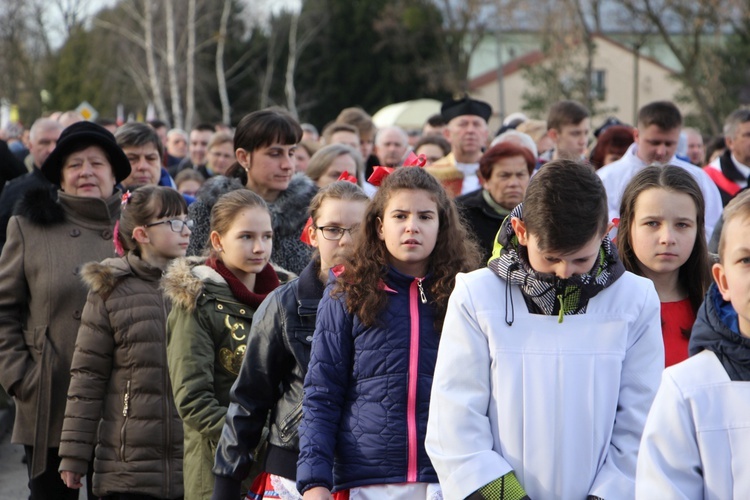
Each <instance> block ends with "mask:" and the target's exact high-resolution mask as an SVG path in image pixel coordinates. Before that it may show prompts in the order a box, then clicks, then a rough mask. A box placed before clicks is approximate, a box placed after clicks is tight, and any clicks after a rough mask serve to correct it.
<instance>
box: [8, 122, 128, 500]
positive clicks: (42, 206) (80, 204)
mask: <svg viewBox="0 0 750 500" xmlns="http://www.w3.org/2000/svg"><path fill="white" fill-rule="evenodd" d="M42 173H43V174H44V175H45V177H47V179H49V180H50V181H51V182H52V183H53V184H55V185H56V186H58V187H59V189H58V190H57V191H56V192H54V191H50V190H49V189H46V188H45V189H42V190H37V191H30V192H28V193H26V195H25V196H24V197H23V198H22V199H21V202H20V204H19V205H18V206H17V208H16V214H17V215H15V216H13V217H12V218H11V219H10V222H9V223H8V240H7V243H6V244H5V247H4V248H3V252H2V256H0V366H2V367H3V369H2V370H0V383H1V384H2V386H3V387H4V388H5V390H6V391H8V394H10V395H11V396H13V398H14V400H15V403H16V420H15V425H14V427H13V436H12V438H11V441H12V442H13V443H15V444H22V445H24V449H25V453H26V459H27V462H28V469H29V489H30V493H31V494H30V497H29V498H31V499H34V500H37V499H47V498H49V499H53V498H54V499H68V498H72V499H74V498H78V490H72V489H68V488H67V487H66V486H65V484H64V483H63V482H62V481H61V480H60V475H59V474H58V466H59V463H60V459H59V457H58V446H59V444H60V434H61V431H62V423H63V414H64V412H65V404H66V394H67V392H68V384H69V383H70V364H71V360H72V357H73V350H74V347H75V342H76V335H77V332H78V327H79V326H80V322H81V312H82V310H83V306H84V304H85V303H86V287H85V286H84V284H83V282H82V281H81V280H80V279H79V278H78V273H79V269H80V267H81V265H82V264H84V263H86V262H89V261H100V260H102V259H104V258H106V257H110V256H113V255H114V251H113V245H112V230H113V228H114V224H115V221H116V220H117V219H118V217H119V215H120V199H121V196H122V193H121V192H120V191H119V190H118V189H117V187H116V186H117V184H118V183H119V182H120V181H122V180H123V179H125V178H126V177H127V176H128V175H129V174H130V163H129V162H128V159H127V157H126V156H125V154H124V153H123V152H122V150H121V149H120V148H119V147H118V146H117V143H116V142H115V138H114V136H113V135H112V134H111V133H110V132H109V131H107V130H106V129H104V128H102V127H100V126H99V125H95V124H93V123H89V122H79V123H75V124H73V125H71V126H70V127H68V128H66V129H65V130H64V131H63V133H62V134H61V135H60V138H59V140H58V142H57V147H56V148H55V150H54V151H53V152H52V153H51V154H50V155H49V157H48V158H47V160H46V161H45V162H44V164H43V165H42ZM89 491H90V490H89Z"/></svg>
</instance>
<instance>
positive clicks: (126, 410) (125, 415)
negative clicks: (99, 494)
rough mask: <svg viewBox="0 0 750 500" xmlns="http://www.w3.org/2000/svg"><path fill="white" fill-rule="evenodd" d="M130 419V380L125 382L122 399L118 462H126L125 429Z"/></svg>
mask: <svg viewBox="0 0 750 500" xmlns="http://www.w3.org/2000/svg"><path fill="white" fill-rule="evenodd" d="M129 418H130V380H127V381H126V382H125V393H124V394H123V397H122V427H120V453H119V455H120V461H121V462H127V458H126V456H125V450H126V447H127V438H128V436H127V433H128V431H127V428H128V419H129Z"/></svg>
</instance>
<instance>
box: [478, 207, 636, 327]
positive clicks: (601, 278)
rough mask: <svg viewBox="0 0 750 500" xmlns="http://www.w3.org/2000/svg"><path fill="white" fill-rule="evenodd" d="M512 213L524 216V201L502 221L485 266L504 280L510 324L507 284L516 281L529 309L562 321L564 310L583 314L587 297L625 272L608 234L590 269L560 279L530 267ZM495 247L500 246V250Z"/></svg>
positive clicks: (510, 305)
mask: <svg viewBox="0 0 750 500" xmlns="http://www.w3.org/2000/svg"><path fill="white" fill-rule="evenodd" d="M513 217H518V218H519V219H521V220H523V203H522V204H520V205H518V206H517V207H516V208H514V209H513V211H512V212H511V213H510V215H509V216H508V217H506V219H505V221H503V224H502V226H501V227H500V231H499V232H498V235H497V241H496V242H495V246H496V249H495V252H493V257H492V258H491V259H490V261H489V264H488V267H489V268H490V269H491V270H492V271H493V272H494V273H495V274H497V276H498V277H500V279H502V280H505V282H506V283H507V286H508V288H507V289H506V317H505V321H506V323H508V324H509V325H511V324H513V318H514V316H513V315H514V311H513V301H512V296H511V295H510V285H518V286H519V287H520V288H521V293H522V294H523V296H524V299H525V300H526V305H527V306H528V308H529V312H531V313H535V314H547V315H558V316H559V318H560V322H562V320H563V316H564V315H566V314H584V313H585V312H586V306H587V305H588V301H589V300H590V299H591V298H592V297H594V296H595V295H596V294H597V293H599V292H600V291H602V290H604V289H605V288H607V287H608V286H609V285H611V284H612V283H614V282H615V281H616V280H617V278H619V277H620V276H622V274H623V273H624V272H625V267H624V266H623V265H622V262H620V259H619V257H618V256H617V250H616V249H615V245H614V244H613V243H612V241H611V240H610V239H609V236H605V237H604V239H603V240H602V246H601V248H600V250H599V258H598V259H597V262H596V264H594V267H593V268H592V269H591V271H590V272H589V273H587V274H577V275H574V276H571V277H570V278H568V279H560V278H558V277H557V276H555V275H554V274H545V273H539V272H537V271H535V270H534V269H532V268H531V265H530V264H529V259H528V254H527V251H526V247H525V246H523V245H520V244H519V243H518V238H517V236H516V233H515V231H514V230H513V226H512V225H511V223H510V221H511V219H512V218H513ZM498 247H501V248H499V252H498ZM509 298H510V301H509V300H508V299H509ZM508 302H509V303H508Z"/></svg>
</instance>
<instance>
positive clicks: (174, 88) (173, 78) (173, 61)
mask: <svg viewBox="0 0 750 500" xmlns="http://www.w3.org/2000/svg"><path fill="white" fill-rule="evenodd" d="M164 11H165V12H164V18H165V20H166V24H167V74H168V75H169V96H170V98H171V102H172V122H173V126H174V127H175V128H184V126H183V121H182V104H181V103H180V84H179V80H178V78H177V48H176V47H175V42H174V37H175V30H174V5H173V2H172V0H165V2H164ZM188 22H189V21H188Z"/></svg>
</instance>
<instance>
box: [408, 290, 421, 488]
mask: <svg viewBox="0 0 750 500" xmlns="http://www.w3.org/2000/svg"><path fill="white" fill-rule="evenodd" d="M417 282H418V280H417V279H415V280H414V281H413V282H412V284H411V286H410V287H409V316H410V318H411V344H410V346H409V394H408V401H407V405H406V429H407V436H408V452H409V461H408V463H407V467H406V481H407V482H409V483H414V482H416V481H417V378H418V376H417V375H418V370H419V292H418V291H417Z"/></svg>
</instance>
